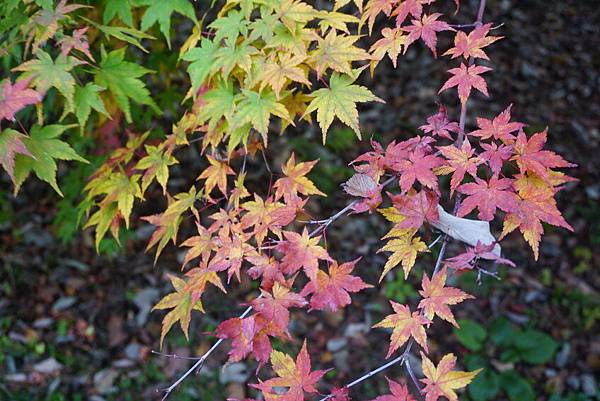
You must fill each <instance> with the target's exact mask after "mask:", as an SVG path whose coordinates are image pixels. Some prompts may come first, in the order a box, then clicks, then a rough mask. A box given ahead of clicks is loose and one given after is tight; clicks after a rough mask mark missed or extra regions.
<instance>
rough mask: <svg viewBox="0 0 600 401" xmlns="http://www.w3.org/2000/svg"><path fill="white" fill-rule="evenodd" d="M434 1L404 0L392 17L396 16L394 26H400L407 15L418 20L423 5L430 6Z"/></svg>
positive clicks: (421, 13)
mask: <svg viewBox="0 0 600 401" xmlns="http://www.w3.org/2000/svg"><path fill="white" fill-rule="evenodd" d="M434 1H435V0H404V1H402V2H400V5H399V6H398V7H397V8H396V9H395V10H394V12H393V13H392V15H396V26H397V27H399V26H401V25H402V24H403V23H404V21H406V18H407V17H408V16H409V15H412V16H413V17H415V18H416V19H420V18H421V15H423V5H424V4H431V3H433V2H434Z"/></svg>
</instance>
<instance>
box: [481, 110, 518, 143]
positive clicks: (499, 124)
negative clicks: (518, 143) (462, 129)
mask: <svg viewBox="0 0 600 401" xmlns="http://www.w3.org/2000/svg"><path fill="white" fill-rule="evenodd" d="M511 109H512V104H511V105H509V106H508V107H507V108H506V109H505V110H504V111H503V112H502V113H500V114H498V115H497V116H496V117H494V119H493V120H488V119H487V118H482V117H477V126H478V127H479V129H478V130H476V131H473V132H470V133H469V135H472V136H477V137H479V138H481V139H484V140H485V139H489V138H494V139H499V140H501V141H502V142H504V143H506V144H510V143H514V141H515V136H514V135H512V133H513V132H517V131H519V130H521V129H522V128H523V127H525V124H523V123H520V122H514V121H513V122H510V111H511Z"/></svg>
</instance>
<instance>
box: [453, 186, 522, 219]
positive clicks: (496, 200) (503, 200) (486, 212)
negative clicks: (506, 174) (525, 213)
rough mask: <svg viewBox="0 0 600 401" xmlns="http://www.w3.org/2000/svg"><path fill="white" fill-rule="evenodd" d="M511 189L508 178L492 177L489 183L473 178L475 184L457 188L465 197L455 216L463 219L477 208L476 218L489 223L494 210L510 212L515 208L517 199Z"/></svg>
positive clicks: (492, 217)
mask: <svg viewBox="0 0 600 401" xmlns="http://www.w3.org/2000/svg"><path fill="white" fill-rule="evenodd" d="M512 187H513V181H512V180H511V179H510V178H498V175H494V176H492V178H490V180H489V181H485V180H483V179H481V178H479V177H475V182H469V183H466V184H462V185H461V186H460V187H458V192H460V193H463V194H465V195H467V197H466V198H465V199H463V201H462V202H461V204H460V207H459V208H458V211H457V214H456V215H457V216H458V217H463V216H466V215H467V214H469V213H470V212H471V211H472V210H473V209H475V208H477V209H479V214H478V215H477V217H478V218H480V219H481V220H487V221H491V220H493V219H494V214H495V212H496V208H499V209H500V210H502V211H504V212H512V211H514V210H515V209H516V207H517V203H516V199H517V198H516V195H515V193H514V190H513V189H512Z"/></svg>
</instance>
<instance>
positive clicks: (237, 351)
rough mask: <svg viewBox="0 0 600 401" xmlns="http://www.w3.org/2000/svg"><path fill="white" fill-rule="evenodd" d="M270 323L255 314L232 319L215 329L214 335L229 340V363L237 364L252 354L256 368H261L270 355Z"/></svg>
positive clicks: (271, 332)
mask: <svg viewBox="0 0 600 401" xmlns="http://www.w3.org/2000/svg"><path fill="white" fill-rule="evenodd" d="M270 325H271V322H269V321H268V320H267V319H265V318H264V317H262V316H261V315H260V314H255V315H252V316H249V317H246V318H243V319H242V318H239V317H234V318H232V319H228V320H225V321H224V322H222V323H221V324H219V326H218V327H217V329H216V333H215V335H216V336H217V337H218V338H221V339H231V340H232V341H231V349H230V350H229V353H228V355H229V362H237V361H241V360H242V359H244V358H246V357H247V356H248V355H250V354H253V355H254V357H255V358H256V360H257V361H258V363H259V366H258V368H259V369H260V367H262V365H264V364H265V363H266V362H267V361H268V360H269V355H270V354H271V351H272V347H271V340H270V339H269V334H276V333H273V331H272V330H269V326H270Z"/></svg>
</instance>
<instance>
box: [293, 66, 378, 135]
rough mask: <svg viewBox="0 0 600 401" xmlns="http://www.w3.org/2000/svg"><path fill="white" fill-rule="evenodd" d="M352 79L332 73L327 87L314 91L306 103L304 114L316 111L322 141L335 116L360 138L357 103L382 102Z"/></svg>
mask: <svg viewBox="0 0 600 401" xmlns="http://www.w3.org/2000/svg"><path fill="white" fill-rule="evenodd" d="M353 82H354V79H353V78H352V77H350V76H348V75H341V74H338V73H334V74H333V75H332V76H331V79H330V80H329V88H322V89H318V90H316V91H314V92H313V93H312V96H314V99H313V100H312V101H311V102H310V104H309V105H308V107H307V109H306V112H305V115H306V114H310V113H312V112H313V111H315V110H316V111H317V121H318V122H319V126H320V127H321V131H323V143H325V141H326V139H327V130H328V129H329V126H330V125H331V123H332V122H333V119H334V117H337V118H339V119H340V121H342V122H343V123H344V124H346V125H347V126H349V127H350V128H352V130H353V131H354V132H355V133H356V136H358V137H359V138H361V135H360V128H359V126H358V110H357V109H356V104H357V103H362V102H369V101H378V102H383V100H381V99H379V98H378V97H377V96H375V95H374V94H373V93H371V91H370V90H368V89H367V88H365V87H364V86H359V85H353Z"/></svg>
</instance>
